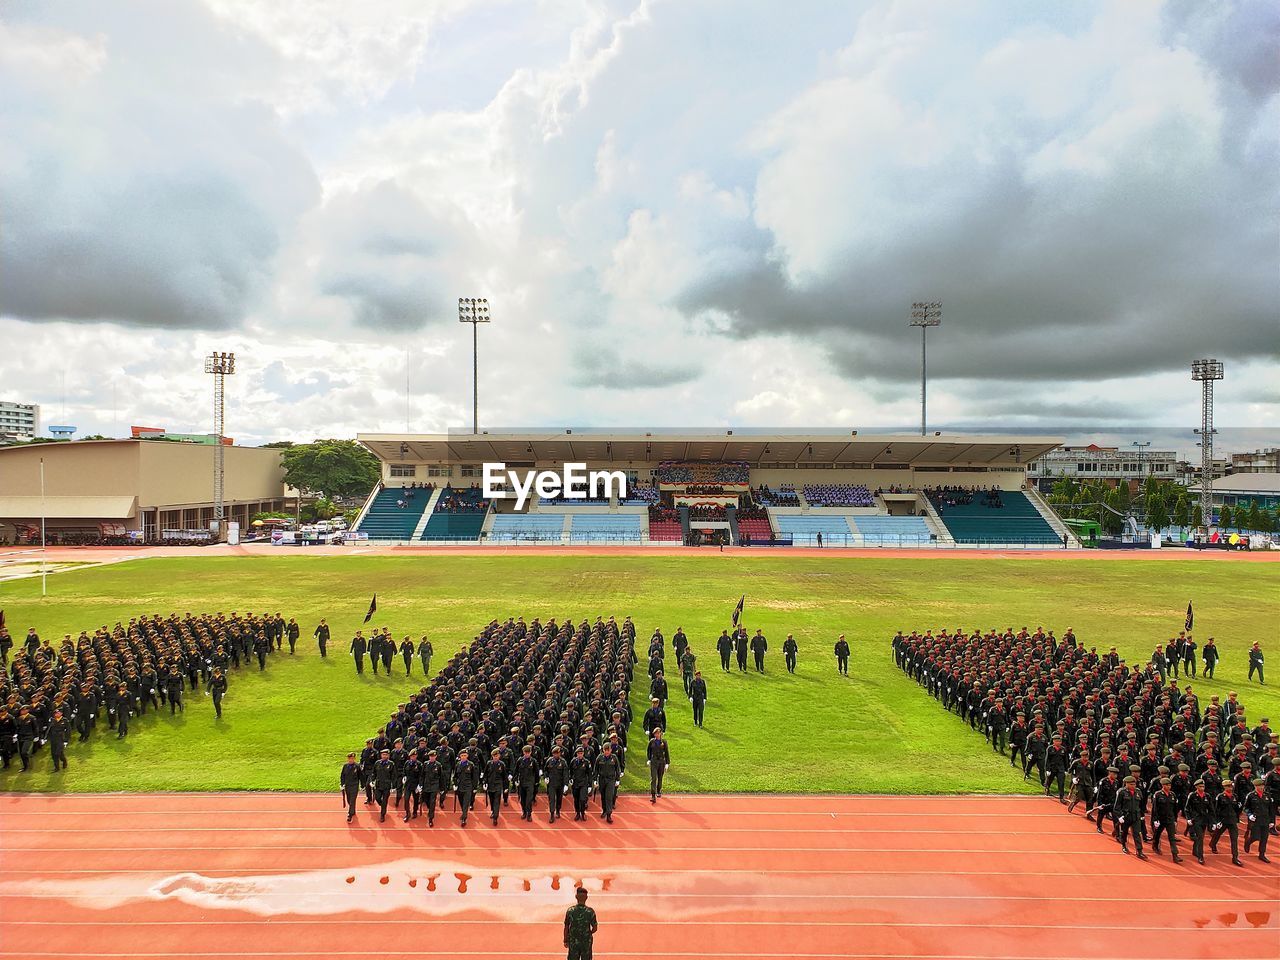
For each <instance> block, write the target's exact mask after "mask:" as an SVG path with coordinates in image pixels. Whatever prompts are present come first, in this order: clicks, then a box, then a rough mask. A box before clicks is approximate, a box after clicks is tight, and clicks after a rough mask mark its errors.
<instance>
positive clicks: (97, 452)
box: [0, 441, 139, 497]
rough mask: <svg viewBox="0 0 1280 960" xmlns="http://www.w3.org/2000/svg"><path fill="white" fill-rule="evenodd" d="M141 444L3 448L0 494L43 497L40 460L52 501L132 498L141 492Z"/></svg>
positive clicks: (64, 444) (87, 444) (43, 445)
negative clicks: (69, 498)
mask: <svg viewBox="0 0 1280 960" xmlns="http://www.w3.org/2000/svg"><path fill="white" fill-rule="evenodd" d="M137 446H138V444H136V443H133V442H120V443H101V442H95V441H86V442H81V443H76V442H74V441H73V442H69V443H38V444H35V445H34V446H31V445H27V444H23V445H22V446H14V447H5V448H3V449H0V493H3V494H8V495H10V496H18V497H38V496H39V495H40V460H41V458H43V459H44V463H45V467H44V483H45V493H46V494H47V495H48V496H50V497H105V496H122V497H134V496H137V494H138V482H139V481H138V452H137V450H136V447H137Z"/></svg>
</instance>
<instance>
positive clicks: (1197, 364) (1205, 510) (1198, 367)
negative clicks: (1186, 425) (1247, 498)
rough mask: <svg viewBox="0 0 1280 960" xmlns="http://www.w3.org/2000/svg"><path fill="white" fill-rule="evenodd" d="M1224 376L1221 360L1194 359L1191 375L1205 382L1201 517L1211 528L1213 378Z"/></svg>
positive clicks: (1201, 429)
mask: <svg viewBox="0 0 1280 960" xmlns="http://www.w3.org/2000/svg"><path fill="white" fill-rule="evenodd" d="M1222 378H1223V367H1222V361H1221V360H1213V359H1205V360H1192V361H1191V379H1192V380H1198V381H1200V383H1201V384H1202V389H1203V393H1202V398H1201V401H1200V429H1199V430H1197V431H1196V433H1198V434H1199V435H1200V521H1201V522H1202V523H1203V524H1204V529H1205V530H1206V531H1207V530H1208V529H1209V527H1210V526H1211V525H1212V523H1213V435H1214V434H1215V433H1217V431H1216V430H1214V429H1213V381H1215V380H1221V379H1222Z"/></svg>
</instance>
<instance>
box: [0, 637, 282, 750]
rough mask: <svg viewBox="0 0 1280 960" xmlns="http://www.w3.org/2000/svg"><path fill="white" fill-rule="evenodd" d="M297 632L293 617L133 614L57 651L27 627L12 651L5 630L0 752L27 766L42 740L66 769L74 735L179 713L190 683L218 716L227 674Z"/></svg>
mask: <svg viewBox="0 0 1280 960" xmlns="http://www.w3.org/2000/svg"><path fill="white" fill-rule="evenodd" d="M298 633H299V629H298V624H297V622H296V621H295V620H293V619H290V620H288V621H287V622H286V621H285V619H284V617H283V616H281V615H280V614H279V613H276V614H267V613H264V614H261V615H259V614H240V613H237V612H235V611H233V612H232V613H230V614H222V613H216V614H202V615H200V616H193V615H191V614H190V613H188V614H185V615H184V616H178V614H176V613H175V614H170V615H169V616H167V617H161V616H159V615H158V614H157V615H152V616H143V617H134V618H133V619H131V620H130V621H129V622H128V623H127V624H125V623H122V622H117V623H116V625H115V626H114V627H110V628H108V627H106V626H102V627H99V628H98V629H97V630H95V631H93V632H92V633H89V632H88V631H84V632H81V634H80V636H79V637H77V638H75V639H74V640H73V639H72V637H71V635H70V634H67V635H66V636H64V637H63V638H62V641H61V642H60V643H59V645H58V647H57V648H56V649H55V648H54V646H53V644H52V643H50V642H49V641H48V640H47V639H46V640H41V638H40V636H39V634H37V633H36V631H35V629H34V628H32V629H31V630H29V631H28V632H27V636H26V638H25V639H24V640H23V641H22V643H21V644H20V645H19V646H18V647H17V649H16V650H14V644H13V642H12V638H10V637H8V635H7V634H4V636H3V638H2V639H4V640H5V641H6V642H3V643H0V655H2V656H3V660H4V666H5V671H4V673H3V675H0V759H3V762H4V766H5V767H6V768H8V766H9V765H10V763H11V762H12V761H13V759H14V758H15V757H16V758H17V759H18V760H19V761H20V762H21V763H22V769H23V770H24V771H26V770H29V769H31V765H32V763H33V761H34V758H35V756H36V755H37V753H38V752H39V751H40V750H41V749H42V748H43V747H44V746H46V745H47V746H48V747H49V753H50V757H51V758H52V760H53V767H54V770H60V769H66V767H67V755H66V748H67V745H68V744H69V743H70V742H71V737H72V736H73V735H76V736H78V737H79V740H80V742H81V743H84V742H85V741H87V740H89V738H90V737H91V735H92V734H93V732H94V731H95V730H96V729H98V728H99V726H100V725H101V726H102V727H103V728H104V729H105V730H106V731H108V732H110V733H114V734H115V735H116V737H117V738H118V739H124V738H125V737H127V736H128V734H129V721H130V719H131V718H133V717H135V716H141V715H143V714H145V713H146V712H147V709H148V707H150V708H151V709H153V710H157V711H159V710H162V709H163V708H164V707H165V706H168V708H169V713H170V714H171V715H172V714H176V713H178V712H185V710H186V705H185V703H184V700H183V695H184V692H185V691H186V690H187V688H188V686H189V688H190V690H192V691H195V690H196V689H197V688H198V687H199V686H201V685H203V686H204V688H205V690H206V691H207V692H208V693H209V694H210V696H211V697H212V699H213V706H214V710H215V712H216V714H217V716H218V717H221V716H222V699H223V697H224V696H225V695H226V692H227V687H228V684H229V681H230V677H231V676H232V672H233V671H235V670H238V669H239V668H240V667H241V665H244V666H245V667H248V666H249V665H250V664H251V663H253V662H254V661H256V662H257V665H258V669H259V670H265V669H266V665H267V658H268V656H269V655H270V654H271V653H272V652H278V651H280V650H282V649H283V646H284V644H285V643H286V642H288V644H289V649H290V652H292V651H293V649H294V647H295V645H296V644H297V640H298Z"/></svg>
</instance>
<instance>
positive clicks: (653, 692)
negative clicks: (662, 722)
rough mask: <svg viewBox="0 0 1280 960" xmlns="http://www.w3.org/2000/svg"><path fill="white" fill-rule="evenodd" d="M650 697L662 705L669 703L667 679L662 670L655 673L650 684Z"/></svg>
mask: <svg viewBox="0 0 1280 960" xmlns="http://www.w3.org/2000/svg"><path fill="white" fill-rule="evenodd" d="M649 697H650V699H653V700H657V701H658V703H660V704H664V705H665V704H666V702H667V679H666V677H664V676H663V675H662V671H661V670H659V671H658V672H657V673H655V674H654V675H653V679H652V680H651V681H650V682H649Z"/></svg>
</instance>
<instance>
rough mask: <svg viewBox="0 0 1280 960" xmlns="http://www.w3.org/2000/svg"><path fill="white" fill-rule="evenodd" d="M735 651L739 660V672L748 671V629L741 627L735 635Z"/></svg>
mask: <svg viewBox="0 0 1280 960" xmlns="http://www.w3.org/2000/svg"><path fill="white" fill-rule="evenodd" d="M733 652H734V654H735V655H736V657H737V660H738V672H739V673H746V672H747V631H746V630H745V629H743V628H742V627H739V628H738V630H737V632H736V633H735V634H734V636H733Z"/></svg>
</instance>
